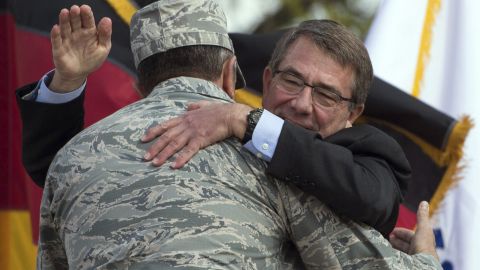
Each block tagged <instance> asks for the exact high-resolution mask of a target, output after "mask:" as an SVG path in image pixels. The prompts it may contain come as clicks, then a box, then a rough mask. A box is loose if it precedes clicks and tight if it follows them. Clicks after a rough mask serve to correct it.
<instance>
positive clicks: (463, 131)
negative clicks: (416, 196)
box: [430, 115, 473, 215]
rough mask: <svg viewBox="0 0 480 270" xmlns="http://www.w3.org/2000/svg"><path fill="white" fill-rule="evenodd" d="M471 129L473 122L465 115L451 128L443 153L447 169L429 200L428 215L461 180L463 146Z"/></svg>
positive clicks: (432, 212) (434, 210)
mask: <svg viewBox="0 0 480 270" xmlns="http://www.w3.org/2000/svg"><path fill="white" fill-rule="evenodd" d="M472 127H473V120H472V119H471V118H470V117H469V116H466V115H465V116H462V117H461V118H460V120H459V121H458V122H456V123H455V126H454V127H453V131H452V133H451V134H450V136H449V138H448V143H447V146H446V147H445V151H444V153H445V155H444V157H445V160H444V162H445V164H446V166H447V169H446V171H445V174H444V175H443V177H442V180H441V181H440V185H439V186H438V188H437V190H436V191H435V193H434V194H433V197H432V198H431V199H430V215H433V214H434V213H435V212H436V211H437V210H438V208H439V207H440V204H441V202H442V201H443V198H445V195H446V193H447V192H448V190H450V189H452V188H453V187H455V185H456V184H457V183H458V181H459V180H461V178H462V177H461V176H462V171H463V169H464V168H465V164H462V163H461V160H462V157H463V145H464V143H465V139H466V137H467V135H468V132H469V131H470V129H471V128H472Z"/></svg>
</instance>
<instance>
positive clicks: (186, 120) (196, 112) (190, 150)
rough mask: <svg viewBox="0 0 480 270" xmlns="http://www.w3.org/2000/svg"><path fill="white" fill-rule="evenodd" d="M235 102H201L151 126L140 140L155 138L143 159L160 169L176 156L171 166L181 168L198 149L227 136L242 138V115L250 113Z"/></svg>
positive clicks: (243, 120)
mask: <svg viewBox="0 0 480 270" xmlns="http://www.w3.org/2000/svg"><path fill="white" fill-rule="evenodd" d="M251 109H252V108H250V107H249V106H247V105H243V104H238V103H233V104H232V103H216V102H207V101H201V102H198V103H193V104H190V105H189V106H188V111H187V112H186V113H185V114H183V115H181V116H178V117H175V118H172V119H170V120H168V121H166V122H163V123H161V124H159V125H157V126H155V127H152V128H150V129H149V130H148V131H147V133H146V134H145V136H144V137H143V138H142V141H143V142H149V141H152V140H153V139H155V138H157V137H158V139H157V140H156V141H155V143H154V144H153V145H152V146H150V148H149V149H148V151H147V153H146V154H145V156H144V158H145V160H147V161H152V164H153V165H154V166H161V165H163V164H164V163H165V161H166V160H167V159H168V158H170V157H171V156H173V155H174V154H176V153H177V156H176V158H175V161H174V162H173V163H172V164H171V167H172V168H174V169H178V168H181V167H182V166H183V165H185V163H186V162H187V161H189V160H190V159H191V158H192V157H193V156H194V155H195V154H196V153H197V152H198V151H200V149H203V148H205V147H207V146H209V145H212V144H214V143H216V142H219V141H221V140H224V139H226V138H228V137H231V136H235V137H237V138H240V139H241V138H243V134H244V133H245V128H246V116H247V114H248V112H249V111H250V110H251Z"/></svg>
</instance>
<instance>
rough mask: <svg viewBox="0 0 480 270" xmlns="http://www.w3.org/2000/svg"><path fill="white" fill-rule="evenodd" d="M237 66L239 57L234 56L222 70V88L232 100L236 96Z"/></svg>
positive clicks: (224, 64) (226, 62)
mask: <svg viewBox="0 0 480 270" xmlns="http://www.w3.org/2000/svg"><path fill="white" fill-rule="evenodd" d="M236 65H237V57H236V56H232V57H230V58H229V59H228V60H227V61H225V63H223V69H222V78H221V79H222V82H221V84H222V88H223V90H224V91H225V92H226V93H227V94H228V95H229V96H230V97H231V98H233V97H234V96H235V79H236Z"/></svg>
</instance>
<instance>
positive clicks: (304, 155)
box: [16, 84, 410, 235]
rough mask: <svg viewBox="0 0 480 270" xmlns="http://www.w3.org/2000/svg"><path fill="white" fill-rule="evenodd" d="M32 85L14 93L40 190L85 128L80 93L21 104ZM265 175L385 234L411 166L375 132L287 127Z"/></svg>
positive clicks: (28, 162)
mask: <svg viewBox="0 0 480 270" xmlns="http://www.w3.org/2000/svg"><path fill="white" fill-rule="evenodd" d="M35 85H36V84H30V85H27V86H25V87H22V88H20V89H19V90H17V93H16V94H17V102H18V106H19V108H20V111H21V117H22V121H23V136H22V144H23V148H22V159H23V164H24V166H25V169H26V170H27V172H28V174H29V175H30V176H31V178H32V179H33V181H35V183H36V184H37V185H39V186H40V187H43V185H44V183H45V177H46V174H47V171H48V167H49V166H50V163H51V161H52V160H53V157H54V156H55V154H56V153H57V151H58V150H59V149H60V148H61V147H63V145H65V144H66V143H67V142H68V141H69V140H70V139H71V138H72V137H73V136H75V134H77V133H78V132H80V131H81V130H82V128H83V116H84V109H83V100H84V94H82V95H81V96H80V97H78V98H76V99H75V100H73V101H71V102H68V103H66V104H45V103H37V102H33V101H27V100H23V99H21V97H22V96H24V95H25V94H27V93H29V92H31V91H32V90H33V89H34V87H35ZM267 173H269V174H271V175H273V176H275V177H277V178H279V179H283V180H285V181H288V182H291V183H294V184H296V185H297V186H298V187H300V188H301V189H303V190H305V191H306V192H309V193H311V194H312V195H314V196H316V197H317V198H319V199H320V200H322V201H323V202H325V203H326V204H327V205H329V206H330V207H331V208H332V209H333V210H334V211H335V212H337V213H339V214H342V215H345V216H347V217H349V218H352V219H354V220H356V221H361V222H364V223H366V224H369V225H371V226H372V227H374V228H375V229H377V230H379V231H380V232H381V233H382V234H384V235H387V234H388V233H390V232H391V230H392V229H393V226H394V225H395V222H396V219H397V216H398V207H399V204H400V202H401V201H402V193H403V192H405V190H406V184H407V181H408V178H409V177H410V166H409V164H408V161H407V159H406V158H405V155H404V154H403V151H402V150H401V148H400V146H399V145H398V144H397V143H396V141H395V140H393V139H392V138H390V137H389V136H387V135H386V134H384V133H383V132H381V131H380V130H378V129H376V128H374V127H371V126H367V125H361V126H356V127H352V128H349V129H345V130H342V131H340V132H338V133H337V134H335V135H333V136H331V137H329V138H327V139H326V140H323V139H322V138H321V137H320V136H319V135H318V134H316V133H315V132H312V131H309V130H306V129H303V128H300V127H297V126H294V125H292V124H290V123H288V122H285V125H284V126H283V128H282V132H281V134H280V138H279V142H278V145H277V148H276V151H275V154H274V156H273V158H272V161H271V163H270V165H269V167H268V169H267Z"/></svg>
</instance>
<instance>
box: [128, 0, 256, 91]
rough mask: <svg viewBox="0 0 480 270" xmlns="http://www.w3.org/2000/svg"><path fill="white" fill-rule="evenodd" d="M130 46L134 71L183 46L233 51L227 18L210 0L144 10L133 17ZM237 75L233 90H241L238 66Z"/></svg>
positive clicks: (171, 0) (170, 1)
mask: <svg viewBox="0 0 480 270" xmlns="http://www.w3.org/2000/svg"><path fill="white" fill-rule="evenodd" d="M130 45H131V46H130V47H131V48H132V52H133V60H134V62H135V67H136V68H138V65H139V64H140V62H142V60H144V59H145V58H147V57H149V56H151V55H154V54H156V53H160V52H166V51H168V50H170V49H174V48H179V47H184V46H193V45H214V46H220V47H223V48H225V49H227V50H230V51H231V52H232V53H234V52H235V51H234V49H233V43H232V40H231V39H230V37H229V36H228V32H227V18H226V17H225V14H224V12H223V10H222V9H221V7H220V6H219V5H218V3H216V2H215V1H211V0H161V1H158V2H154V3H152V4H150V5H148V6H145V7H143V8H142V9H140V10H138V11H137V12H136V13H135V14H134V15H133V17H132V20H131V23H130ZM236 73H237V83H236V85H235V87H236V89H239V88H244V87H245V86H246V83H245V78H244V77H243V73H242V71H241V69H240V67H239V66H238V65H237V66H236Z"/></svg>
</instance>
